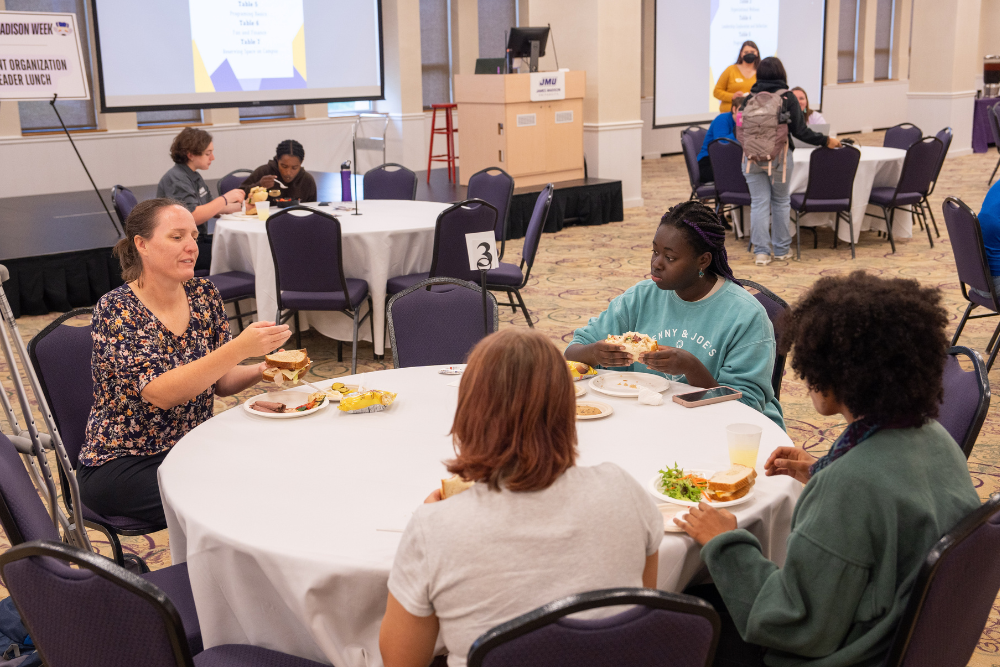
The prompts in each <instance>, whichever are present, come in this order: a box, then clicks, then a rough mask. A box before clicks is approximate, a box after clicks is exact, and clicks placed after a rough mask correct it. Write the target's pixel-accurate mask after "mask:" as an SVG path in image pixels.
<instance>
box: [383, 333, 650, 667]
mask: <svg viewBox="0 0 1000 667" xmlns="http://www.w3.org/2000/svg"><path fill="white" fill-rule="evenodd" d="M451 433H452V438H453V440H454V443H455V453H456V456H455V458H454V459H452V460H451V461H448V462H447V464H446V465H447V468H448V471H449V472H450V473H454V474H456V475H459V476H461V477H462V478H463V479H465V480H467V481H469V482H475V484H474V485H472V486H471V487H470V488H469V489H467V490H465V491H463V492H461V493H460V494H458V495H453V496H451V497H449V498H447V499H445V500H441V492H440V490H435V491H434V492H433V493H432V494H431V495H430V496H429V497H428V498H427V500H426V501H425V502H426V504H425V505H423V506H422V507H420V508H419V509H418V510H417V511H416V512H414V514H413V518H412V519H410V523H409V525H407V527H406V530H405V532H404V533H403V537H402V539H401V541H400V544H399V548H398V549H397V550H396V557H395V560H394V561H393V564H392V571H391V573H390V574H389V596H388V602H387V605H386V612H385V617H384V618H383V619H382V628H381V631H380V633H379V646H380V648H381V652H382V661H383V663H384V664H385V667H427V665H429V664H430V663H431V659H432V658H433V657H434V645H435V642H436V640H437V638H438V633H439V631H440V635H441V638H442V639H443V640H444V645H445V647H446V648H447V649H448V652H449V656H448V665H449V666H450V667H462V666H463V665H465V664H466V656H467V655H468V653H469V648H470V647H471V646H472V643H473V642H474V641H475V640H476V639H477V638H478V637H479V635H481V634H482V633H484V632H486V631H487V630H489V629H491V628H493V627H494V626H497V625H499V624H500V623H503V622H504V621H509V620H511V619H512V618H514V617H516V616H519V615H521V614H524V613H526V612H528V611H531V610H532V609H535V608H536V607H540V606H542V605H544V604H548V603H549V602H552V601H553V600H557V599H559V598H562V597H565V596H567V595H572V594H575V593H583V592H585V591H592V590H597V589H602V588H615V587H619V586H630V587H639V586H645V587H648V588H655V587H656V575H657V566H658V557H659V546H660V541H661V540H662V539H663V517H662V515H661V514H660V512H659V511H658V510H657V508H656V504H655V503H654V502H653V500H652V498H651V497H650V495H649V493H648V492H646V491H645V490H644V489H643V488H642V486H641V485H640V484H639V483H638V482H636V481H635V479H634V478H633V477H632V476H631V475H629V474H628V473H627V472H625V471H624V470H622V469H621V468H619V467H618V466H616V465H615V464H613V463H602V464H601V465H598V466H594V467H580V466H577V465H576V457H577V450H576V399H575V394H574V391H573V387H572V381H571V380H570V374H569V371H568V369H567V367H566V362H565V361H564V360H563V359H562V356H561V355H560V354H559V351H558V349H556V347H555V345H553V343H552V341H551V340H549V339H548V338H547V337H546V336H545V335H543V334H541V333H539V332H538V331H535V330H530V329H529V330H522V329H504V330H502V331H500V332H499V333H495V334H493V335H491V336H487V337H486V338H485V339H483V340H482V341H480V343H479V344H478V345H476V347H475V348H474V349H473V351H472V353H471V355H470V356H469V364H468V366H467V367H466V369H465V373H464V374H463V376H462V383H461V384H460V385H459V388H458V407H457V409H456V411H455V421H454V424H453V425H452V431H451Z"/></svg>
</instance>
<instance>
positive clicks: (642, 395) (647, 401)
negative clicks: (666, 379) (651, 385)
mask: <svg viewBox="0 0 1000 667" xmlns="http://www.w3.org/2000/svg"><path fill="white" fill-rule="evenodd" d="M639 402H640V403H642V404H643V405H663V394H661V393H660V392H658V391H653V390H652V389H647V388H646V387H640V388H639Z"/></svg>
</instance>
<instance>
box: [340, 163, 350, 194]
mask: <svg viewBox="0 0 1000 667" xmlns="http://www.w3.org/2000/svg"><path fill="white" fill-rule="evenodd" d="M340 201H352V200H351V161H350V160H348V161H347V162H345V163H344V164H342V165H340Z"/></svg>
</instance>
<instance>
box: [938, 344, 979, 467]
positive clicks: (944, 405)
mask: <svg viewBox="0 0 1000 667" xmlns="http://www.w3.org/2000/svg"><path fill="white" fill-rule="evenodd" d="M959 356H965V357H966V358H967V359H968V361H969V362H970V363H971V364H972V370H969V371H964V370H962V367H961V365H959V363H958V357H959ZM943 384H944V400H942V401H941V409H940V411H939V413H938V417H937V420H938V423H940V424H941V426H944V428H945V430H946V431H948V433H949V434H950V435H951V437H952V438H954V439H955V442H957V443H958V446H959V447H961V448H962V453H963V454H965V458H969V455H970V454H972V448H973V447H975V446H976V439H977V438H978V437H979V431H980V430H981V429H982V428H983V423H984V422H985V421H986V413H987V411H988V410H989V408H990V398H991V393H990V378H989V375H988V373H987V371H986V364H984V363H983V358H982V357H981V356H979V353H978V352H976V351H975V350H973V349H972V348H969V347H953V348H951V349H950V350H948V359H947V361H946V362H945V366H944V378H943Z"/></svg>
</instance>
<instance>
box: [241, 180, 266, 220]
mask: <svg viewBox="0 0 1000 667" xmlns="http://www.w3.org/2000/svg"><path fill="white" fill-rule="evenodd" d="M259 201H267V190H266V189H264V188H262V187H259V186H257V187H252V188H250V194H248V195H247V199H246V202H247V215H257V202H259Z"/></svg>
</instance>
